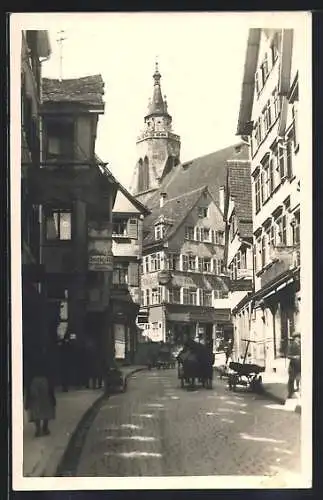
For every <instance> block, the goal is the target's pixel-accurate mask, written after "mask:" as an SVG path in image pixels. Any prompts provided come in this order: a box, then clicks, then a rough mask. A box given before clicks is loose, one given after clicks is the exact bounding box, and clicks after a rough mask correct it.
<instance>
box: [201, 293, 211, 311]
mask: <svg viewBox="0 0 323 500" xmlns="http://www.w3.org/2000/svg"><path fill="white" fill-rule="evenodd" d="M202 297H203V304H201V305H204V306H206V307H212V291H211V290H203V295H202Z"/></svg>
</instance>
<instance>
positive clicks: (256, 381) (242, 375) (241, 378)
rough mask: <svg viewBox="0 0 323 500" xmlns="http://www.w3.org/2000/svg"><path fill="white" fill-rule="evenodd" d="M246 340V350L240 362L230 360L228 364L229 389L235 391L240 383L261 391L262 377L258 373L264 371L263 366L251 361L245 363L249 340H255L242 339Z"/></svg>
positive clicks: (254, 390) (252, 389) (255, 390)
mask: <svg viewBox="0 0 323 500" xmlns="http://www.w3.org/2000/svg"><path fill="white" fill-rule="evenodd" d="M243 340H245V341H246V342H247V347H246V352H245V355H244V358H243V362H242V363H236V362H234V361H231V363H230V364H229V368H230V373H229V380H228V385H229V390H230V391H231V390H232V391H235V390H236V387H237V385H242V386H244V387H247V388H249V389H250V390H251V391H253V392H261V389H262V377H261V375H260V373H262V372H264V371H265V367H264V366H259V365H256V364H252V363H246V358H247V354H248V350H249V345H250V343H251V342H255V341H252V340H249V339H243Z"/></svg>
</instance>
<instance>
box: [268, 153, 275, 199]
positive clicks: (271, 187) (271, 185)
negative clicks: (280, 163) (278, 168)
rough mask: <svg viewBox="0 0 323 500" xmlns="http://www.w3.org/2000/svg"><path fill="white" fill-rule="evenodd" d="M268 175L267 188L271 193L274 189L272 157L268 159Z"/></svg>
mask: <svg viewBox="0 0 323 500" xmlns="http://www.w3.org/2000/svg"><path fill="white" fill-rule="evenodd" d="M268 176H269V185H268V188H269V193H270V194H271V193H272V192H273V191H274V189H275V161H274V159H273V158H271V159H270V161H269V172H268Z"/></svg>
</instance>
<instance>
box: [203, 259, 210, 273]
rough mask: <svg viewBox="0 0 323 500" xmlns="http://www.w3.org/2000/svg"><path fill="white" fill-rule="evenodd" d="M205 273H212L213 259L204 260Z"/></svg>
mask: <svg viewBox="0 0 323 500" xmlns="http://www.w3.org/2000/svg"><path fill="white" fill-rule="evenodd" d="M203 271H204V272H205V273H210V272H211V259H208V258H204V259H203Z"/></svg>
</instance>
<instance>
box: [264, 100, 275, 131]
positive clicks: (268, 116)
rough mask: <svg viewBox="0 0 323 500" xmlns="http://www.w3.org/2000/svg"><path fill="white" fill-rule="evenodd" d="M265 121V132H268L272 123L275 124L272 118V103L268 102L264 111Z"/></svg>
mask: <svg viewBox="0 0 323 500" xmlns="http://www.w3.org/2000/svg"><path fill="white" fill-rule="evenodd" d="M263 120H264V129H265V132H268V130H269V129H270V127H271V125H272V123H273V117H272V110H271V101H270V100H269V101H267V103H266V106H265V108H264V110H263Z"/></svg>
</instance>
